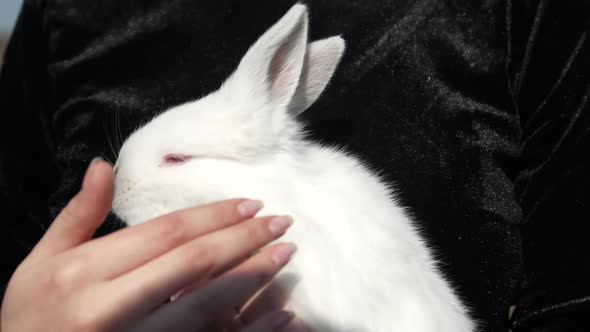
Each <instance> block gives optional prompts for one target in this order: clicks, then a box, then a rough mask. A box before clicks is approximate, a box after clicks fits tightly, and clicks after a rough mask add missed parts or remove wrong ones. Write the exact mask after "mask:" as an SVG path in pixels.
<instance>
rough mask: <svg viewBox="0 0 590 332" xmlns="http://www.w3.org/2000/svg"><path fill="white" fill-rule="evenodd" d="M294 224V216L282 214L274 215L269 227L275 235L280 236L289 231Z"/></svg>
mask: <svg viewBox="0 0 590 332" xmlns="http://www.w3.org/2000/svg"><path fill="white" fill-rule="evenodd" d="M292 224H293V218H292V217H291V216H280V217H274V218H272V219H271V220H270V221H269V222H268V228H269V229H270V232H271V233H272V234H273V235H276V236H279V235H282V234H283V233H285V232H286V231H287V228H289V227H290V226H291V225H292Z"/></svg>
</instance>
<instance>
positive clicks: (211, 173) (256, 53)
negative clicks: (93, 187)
mask: <svg viewBox="0 0 590 332" xmlns="http://www.w3.org/2000/svg"><path fill="white" fill-rule="evenodd" d="M306 36H307V16H306V10H305V7H304V6H301V5H296V6H295V7H294V8H293V9H291V11H290V12H289V13H288V14H287V15H285V17H284V18H283V19H281V21H279V23H277V24H276V25H275V26H273V28H271V29H270V30H269V31H268V32H267V33H265V35H264V36H263V37H261V39H260V40H259V41H258V42H257V43H256V44H255V45H254V46H253V47H252V48H251V49H250V50H249V51H248V54H247V55H246V56H245V57H244V59H243V60H242V63H241V64H240V67H238V70H237V71H236V72H235V73H234V74H233V75H232V77H230V79H228V81H227V82H226V83H225V84H224V85H223V86H222V88H221V89H220V90H219V91H217V92H214V93H212V94H210V95H209V96H207V97H205V98H203V99H201V100H199V101H197V102H195V103H192V104H186V105H183V106H179V107H177V108H174V109H171V110H169V111H167V112H165V113H163V114H162V115H160V116H158V117H156V118H155V119H154V120H152V121H151V122H150V123H148V124H147V125H146V126H144V127H143V128H141V129H140V130H138V131H137V132H135V133H134V134H133V135H132V136H131V137H130V138H129V139H128V140H127V141H126V142H125V144H124V146H123V148H122V150H121V153H120V156H119V159H118V161H117V167H118V172H117V176H116V192H115V201H114V210H115V212H116V213H117V214H118V215H119V216H121V217H122V218H123V219H124V220H126V221H127V223H129V224H137V223H141V222H144V221H147V220H148V219H150V218H153V217H156V216H158V215H162V214H164V213H167V212H171V211H174V210H177V209H181V208H186V207H190V206H194V205H195V204H204V203H209V202H214V201H218V200H222V199H230V198H235V197H251V198H259V199H262V200H263V201H264V203H265V207H264V209H263V210H262V212H261V213H262V214H285V213H287V214H290V215H292V216H293V217H294V220H295V223H294V225H293V226H292V227H291V229H290V230H289V232H287V234H286V235H285V236H284V237H283V238H282V239H281V241H292V242H294V243H296V244H297V246H298V254H297V255H296V256H295V257H294V259H293V260H292V261H291V262H290V263H289V264H288V265H287V267H286V268H285V269H284V270H283V271H282V272H281V273H280V274H279V276H278V277H277V280H276V282H277V283H279V284H280V285H282V287H284V288H285V289H290V288H292V287H293V291H292V293H291V296H290V301H289V302H290V304H291V306H292V307H293V309H294V310H295V312H296V313H297V314H298V315H299V316H300V317H301V318H302V319H303V320H304V321H306V322H307V323H308V324H309V325H310V327H311V328H312V330H313V331H314V332H332V331H334V332H336V331H338V332H348V331H350V332H357V331H358V332H435V331H436V332H468V331H473V325H472V322H471V321H470V319H469V318H468V316H467V314H466V310H465V308H464V307H463V306H462V305H461V303H460V301H459V300H458V298H457V297H456V296H455V295H454V293H453V291H452V289H451V287H450V286H449V285H448V283H447V282H446V281H445V280H444V278H443V277H442V275H441V274H440V273H439V272H438V270H437V269H436V267H435V262H434V261H433V259H432V257H431V255H430V253H429V251H428V248H427V246H426V245H425V243H424V242H423V241H422V240H421V238H420V236H419V233H418V231H417V230H416V228H415V227H414V225H413V223H412V221H411V219H410V218H409V217H408V215H407V214H406V212H405V211H404V209H403V208H401V207H400V206H398V205H397V204H396V202H395V200H394V198H393V196H392V194H391V192H390V190H389V188H388V187H387V186H386V185H385V184H384V183H383V182H381V181H380V179H379V178H378V177H377V176H375V175H374V174H372V173H371V172H370V171H369V170H368V169H367V168H365V167H364V166H363V165H362V164H361V162H359V161H357V159H356V158H354V157H352V156H349V155H347V154H346V153H344V152H342V151H340V150H336V149H332V148H327V147H320V146H318V145H316V144H314V143H311V142H305V141H304V140H303V139H302V137H301V135H300V127H299V125H298V123H297V122H296V120H295V117H294V116H293V115H296V114H297V113H299V112H301V111H303V110H305V109H306V108H307V106H309V104H311V103H312V102H313V101H314V100H315V99H316V98H317V97H318V96H319V94H320V93H321V90H323V88H324V87H325V85H326V84H327V82H328V80H329V78H330V77H331V75H332V73H333V71H334V69H335V67H336V63H337V62H338V60H339V59H340V56H341V54H342V51H343V48H344V45H343V42H342V40H341V39H339V38H338V37H336V38H330V39H326V40H323V41H319V42H315V43H312V44H309V45H308V44H307V41H306ZM302 40H303V44H301V43H302ZM281 42H282V43H283V44H282V45H281ZM301 45H303V50H300V48H301ZM306 45H307V48H306ZM273 52H274V53H273ZM298 52H303V53H298ZM267 54H268V55H267ZM273 54H274V55H273ZM277 57H279V58H278V59H277ZM281 57H283V58H281ZM299 57H301V59H299ZM304 57H305V61H303V58H304ZM299 60H301V61H299ZM277 62H278V63H279V66H278V67H276V66H275V65H276V64H277ZM260 63H262V65H261V64H260ZM265 64H266V65H267V67H268V68H269V70H270V72H264V71H262V73H260V72H258V71H259V70H261V69H260V68H265V67H264V65H265ZM306 66H307V67H308V68H306ZM314 66H315V67H314ZM277 68H278V69H277ZM293 68H295V69H297V68H299V69H298V70H295V69H293ZM273 70H277V71H279V72H276V73H275V72H273ZM257 79H259V80H262V81H264V80H265V79H268V80H270V82H269V84H268V86H265V88H263V89H261V90H257V89H256V88H252V87H249V86H244V83H245V82H256V81H257ZM302 80H304V81H305V84H303V85H304V87H302ZM266 94H268V95H266ZM164 132H165V133H166V135H165V136H166V138H162V137H161V136H162V133H164ZM169 156H173V158H169ZM169 161H172V162H169Z"/></svg>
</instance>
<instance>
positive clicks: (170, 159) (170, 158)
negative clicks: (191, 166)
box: [164, 154, 191, 165]
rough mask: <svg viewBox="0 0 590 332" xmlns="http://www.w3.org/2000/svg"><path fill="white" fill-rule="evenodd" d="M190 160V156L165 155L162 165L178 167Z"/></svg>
mask: <svg viewBox="0 0 590 332" xmlns="http://www.w3.org/2000/svg"><path fill="white" fill-rule="evenodd" d="M190 159H191V156H187V155H182V154H167V155H166V156H164V163H165V164H167V165H178V164H182V163H185V162H187V161H189V160H190Z"/></svg>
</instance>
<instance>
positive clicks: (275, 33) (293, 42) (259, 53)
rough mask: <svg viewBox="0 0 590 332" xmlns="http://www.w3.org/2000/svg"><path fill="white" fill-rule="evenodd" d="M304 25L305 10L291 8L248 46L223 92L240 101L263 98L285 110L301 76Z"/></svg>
mask: <svg viewBox="0 0 590 332" xmlns="http://www.w3.org/2000/svg"><path fill="white" fill-rule="evenodd" d="M307 25H308V19H307V7H306V6H305V5H302V4H296V5H294V6H293V7H292V8H291V9H290V10H289V11H288V12H287V13H286V14H285V15H284V16H283V17H282V18H281V19H280V20H279V21H278V22H277V23H275V24H274V25H273V26H272V27H271V28H270V29H268V30H267V31H266V32H265V33H264V34H263V35H262V36H261V37H260V38H259V39H258V40H257V41H256V42H255V43H254V44H253V45H252V46H251V47H250V49H249V50H248V52H247V53H246V55H244V57H243V58H242V60H241V62H240V64H239V66H238V68H237V69H236V71H235V72H234V73H233V74H232V76H231V77H230V78H229V79H228V81H227V82H226V83H225V84H224V89H228V90H226V91H227V92H228V93H230V94H231V95H233V96H236V95H237V96H238V97H239V98H248V99H252V98H265V99H266V102H269V103H271V104H272V105H273V106H275V107H280V108H286V107H287V106H288V105H289V103H290V101H291V98H292V97H293V94H294V93H295V90H296V88H297V84H298V82H299V78H300V77H301V71H302V68H303V61H304V58H305V52H306V48H307Z"/></svg>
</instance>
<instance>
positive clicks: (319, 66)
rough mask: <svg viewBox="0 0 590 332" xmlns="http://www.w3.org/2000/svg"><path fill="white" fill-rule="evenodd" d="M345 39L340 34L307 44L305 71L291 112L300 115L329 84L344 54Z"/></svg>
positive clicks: (294, 97) (291, 104)
mask: <svg viewBox="0 0 590 332" xmlns="http://www.w3.org/2000/svg"><path fill="white" fill-rule="evenodd" d="M344 49H345V43H344V39H342V38H341V37H339V36H335V37H330V38H326V39H322V40H318V41H315V42H313V43H311V44H309V45H308V46H307V53H306V55H305V61H304V64H303V71H302V73H301V78H300V79H299V85H298V86H297V89H296V90H295V95H294V96H293V99H292V100H291V103H290V104H289V112H290V113H291V114H292V115H298V114H300V113H302V112H303V111H305V110H306V109H307V108H308V107H309V106H311V104H313V103H314V102H315V101H316V99H318V97H319V96H320V94H321V93H322V92H323V91H324V89H325V88H326V85H328V82H329V81H330V79H331V78H332V75H333V74H334V71H335V70H336V67H337V66H338V63H339V62H340V60H341V59H342V55H343V54H344Z"/></svg>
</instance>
